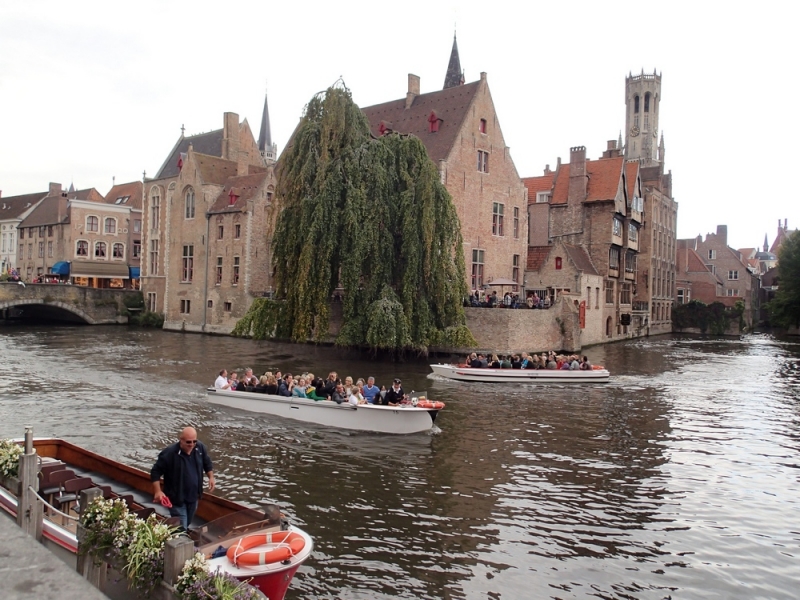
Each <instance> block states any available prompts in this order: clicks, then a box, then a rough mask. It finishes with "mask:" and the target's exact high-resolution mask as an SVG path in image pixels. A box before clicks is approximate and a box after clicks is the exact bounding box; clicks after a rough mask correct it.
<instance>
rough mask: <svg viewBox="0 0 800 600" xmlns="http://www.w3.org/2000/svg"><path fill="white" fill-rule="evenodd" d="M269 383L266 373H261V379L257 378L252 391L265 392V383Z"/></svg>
mask: <svg viewBox="0 0 800 600" xmlns="http://www.w3.org/2000/svg"><path fill="white" fill-rule="evenodd" d="M268 383H269V377H267V376H266V375H262V376H261V379H259V380H258V385H256V386H254V387H253V391H254V392H256V393H257V394H266V393H267V384H268Z"/></svg>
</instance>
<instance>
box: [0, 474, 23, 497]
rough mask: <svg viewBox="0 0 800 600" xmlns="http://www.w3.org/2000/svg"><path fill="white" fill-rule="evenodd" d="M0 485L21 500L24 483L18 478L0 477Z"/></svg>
mask: <svg viewBox="0 0 800 600" xmlns="http://www.w3.org/2000/svg"><path fill="white" fill-rule="evenodd" d="M0 485H1V486H3V487H4V488H6V489H7V490H8V491H9V492H11V493H12V494H14V495H15V496H16V497H17V498H19V496H20V494H21V493H22V482H21V481H20V480H19V479H17V478H16V477H5V476H3V475H0Z"/></svg>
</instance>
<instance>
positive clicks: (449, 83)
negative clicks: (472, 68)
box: [442, 33, 464, 90]
mask: <svg viewBox="0 0 800 600" xmlns="http://www.w3.org/2000/svg"><path fill="white" fill-rule="evenodd" d="M463 84H464V74H463V73H462V71H461V61H460V60H459V58H458V43H456V34H455V33H453V50H452V51H451V52H450V63H449V64H448V65H447V75H445V76H444V87H443V88H442V89H443V90H446V89H447V88H451V87H456V86H457V85H463Z"/></svg>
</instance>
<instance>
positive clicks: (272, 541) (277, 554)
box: [227, 531, 306, 567]
mask: <svg viewBox="0 0 800 600" xmlns="http://www.w3.org/2000/svg"><path fill="white" fill-rule="evenodd" d="M305 545H306V540H305V538H303V536H301V535H300V534H299V533H295V532H293V531H276V532H274V533H256V534H253V535H247V536H245V537H243V538H241V539H240V540H239V541H238V542H236V543H235V544H234V545H233V546H231V547H230V548H228V554H227V556H228V560H229V561H231V562H232V563H233V564H234V565H235V566H237V567H238V566H240V565H242V566H246V567H256V566H261V565H271V564H274V563H278V562H283V561H284V560H288V559H290V558H291V557H292V556H294V555H295V554H297V553H298V552H300V551H302V550H303V548H305ZM258 546H267V547H266V548H264V549H263V550H257V548H258ZM254 548H256V550H254Z"/></svg>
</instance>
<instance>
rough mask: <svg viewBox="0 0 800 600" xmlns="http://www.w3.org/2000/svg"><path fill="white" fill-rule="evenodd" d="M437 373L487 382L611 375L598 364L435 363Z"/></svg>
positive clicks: (591, 379) (587, 379)
mask: <svg viewBox="0 0 800 600" xmlns="http://www.w3.org/2000/svg"><path fill="white" fill-rule="evenodd" d="M431 369H432V370H433V373H434V375H439V376H441V377H446V378H447V379H453V380H455V381H474V382H483V383H515V384H520V383H606V382H608V380H609V377H610V376H611V374H610V373H609V372H608V370H607V369H606V368H605V367H601V366H598V365H595V366H593V367H592V368H591V369H587V370H578V369H575V370H561V369H492V368H488V367H487V368H483V367H468V366H466V365H445V364H438V365H431Z"/></svg>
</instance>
